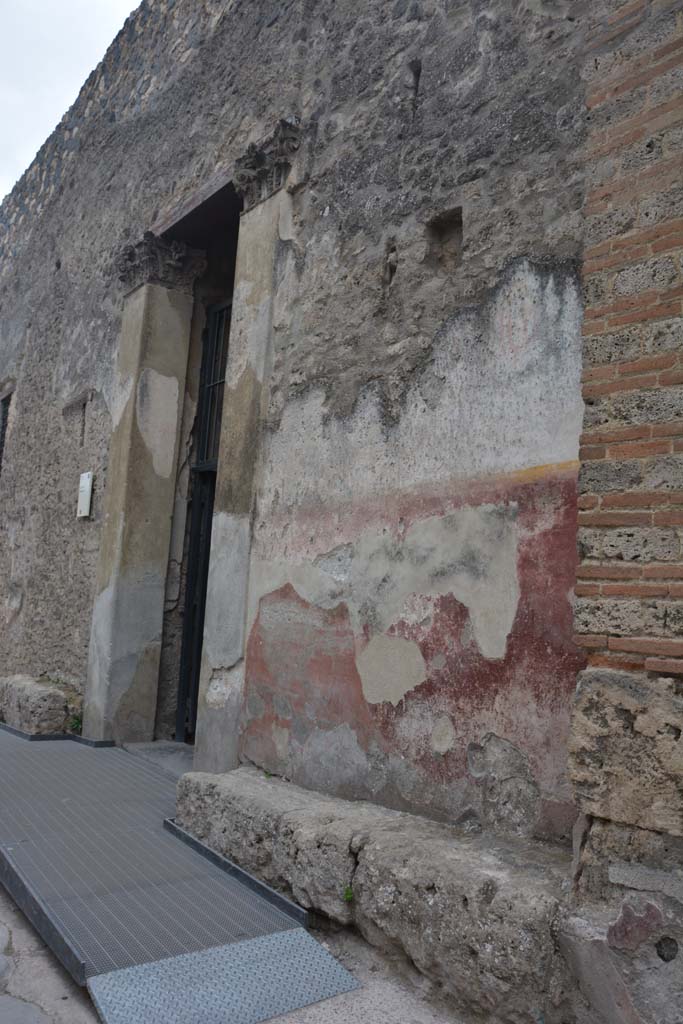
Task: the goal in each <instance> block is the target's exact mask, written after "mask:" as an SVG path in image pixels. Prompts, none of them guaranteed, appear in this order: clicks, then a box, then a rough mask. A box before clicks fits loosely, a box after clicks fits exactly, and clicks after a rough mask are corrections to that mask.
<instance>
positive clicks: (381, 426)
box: [242, 260, 581, 832]
mask: <svg viewBox="0 0 683 1024" xmlns="http://www.w3.org/2000/svg"><path fill="white" fill-rule="evenodd" d="M579 328H580V300H579V294H578V289H577V282H576V280H575V278H574V274H573V273H572V271H571V270H569V271H567V270H566V269H564V268H561V267H560V268H557V269H555V270H548V269H546V268H542V267H538V266H534V265H533V264H531V263H530V262H529V261H526V260H523V261H521V262H519V263H516V264H515V265H514V266H512V267H511V268H510V269H509V270H508V272H507V273H506V274H505V275H503V278H502V280H501V283H500V284H499V285H498V286H497V287H496V288H495V289H494V290H493V291H492V293H491V294H490V295H489V296H487V298H486V299H485V300H484V301H482V303H481V304H480V305H479V306H477V307H476V308H473V309H467V310H463V311H461V312H458V313H455V314H454V315H453V316H452V317H451V318H449V319H448V320H447V321H446V322H445V323H444V325H443V327H442V329H441V331H440V332H439V335H438V337H437V338H436V339H435V343H434V345H433V348H432V352H431V359H430V362H429V364H428V365H427V366H426V367H425V368H424V370H422V371H421V372H416V373H415V374H414V377H413V380H412V382H411V385H410V386H409V388H408V390H407V393H406V396H405V399H404V407H403V412H402V414H401V416H400V419H399V420H398V421H397V422H396V423H395V424H394V423H392V424H387V423H386V422H384V423H383V422H382V408H381V404H380V401H379V400H378V397H377V394H376V392H374V391H373V390H372V389H369V390H367V391H366V392H364V393H363V395H362V396H361V398H360V400H359V402H358V405H357V407H356V410H355V412H354V413H353V415H352V416H350V417H348V418H346V419H344V420H343V421H339V420H335V419H330V420H326V419H325V416H324V411H323V405H324V396H323V394H322V393H321V391H320V390H313V391H311V392H310V393H309V394H307V395H306V396H305V397H301V398H297V399H296V400H294V401H292V402H290V404H289V405H288V407H287V408H286V410H285V412H284V415H283V417H282V420H281V422H280V426H279V429H278V431H277V432H274V433H272V434H271V435H269V439H268V444H267V450H266V454H265V460H264V461H265V466H264V473H263V483H262V488H261V491H260V493H259V519H258V521H257V524H256V531H255V542H254V547H253V551H252V563H251V575H250V586H249V618H248V632H249V642H248V648H247V659H246V700H245V708H244V716H243V723H244V724H243V729H244V732H243V744H242V750H243V754H244V755H245V756H246V757H248V758H249V759H250V760H252V761H254V762H256V763H257V764H263V765H265V766H266V767H267V768H269V770H271V771H273V772H277V773H278V774H283V775H285V776H286V777H289V778H293V779H295V780H296V781H298V782H302V783H304V784H305V785H309V786H311V787H318V788H321V787H322V788H325V789H328V790H331V791H334V792H337V793H340V794H343V795H353V796H364V797H366V798H367V797H369V798H374V799H378V800H380V801H382V802H385V803H389V804H391V805H394V806H408V807H410V806H412V807H423V808H428V809H429V810H430V811H431V812H432V813H435V814H438V815H443V816H446V817H449V818H452V817H457V816H458V815H459V814H461V813H463V812H464V811H467V810H469V811H472V812H474V813H476V814H477V815H479V816H480V817H481V819H482V820H484V821H486V822H490V823H491V824H500V825H503V826H509V827H512V828H520V829H522V830H528V831H532V830H534V829H538V830H540V831H550V832H556V831H557V830H558V829H559V830H560V831H561V830H562V829H565V830H566V828H567V827H568V826H569V825H571V816H570V811H569V808H568V807H567V805H568V804H569V803H570V796H569V791H568V788H567V782H566V778H565V755H564V750H565V745H566V741H567V728H568V707H569V701H570V695H571V693H572V692H573V689H574V686H575V678H576V672H577V670H578V668H579V667H580V658H579V656H578V654H577V652H576V650H575V648H574V647H573V644H572V641H571V635H570V630H571V605H570V597H571V591H572V587H573V582H574V572H575V516H576V509H575V470H574V462H573V459H574V457H575V455H576V443H577V436H578V429H579V423H580V415H581V408H580V402H579V397H578V366H579V358H580V354H579V344H580V337H579ZM558 385H559V386H558ZM501 396H504V397H503V400H502V401H501ZM494 409H495V410H496V413H495V415H493V416H492V415H491V413H492V411H493V410H494Z"/></svg>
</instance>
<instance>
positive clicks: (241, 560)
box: [203, 512, 251, 669]
mask: <svg viewBox="0 0 683 1024" xmlns="http://www.w3.org/2000/svg"><path fill="white" fill-rule="evenodd" d="M250 534H251V530H250V525H249V516H236V515H231V514H230V513H228V512H217V513H215V514H214V517H213V522H212V525H211V557H210V560H209V579H208V583H207V589H206V617H205V620H204V648H203V653H204V657H205V658H206V660H207V663H208V664H209V666H210V667H211V668H213V669H216V668H230V667H231V666H232V665H234V664H235V663H236V662H237V661H238V660H239V659H240V658H241V657H242V655H243V654H244V626H245V613H246V601H247V574H248V569H249V541H250Z"/></svg>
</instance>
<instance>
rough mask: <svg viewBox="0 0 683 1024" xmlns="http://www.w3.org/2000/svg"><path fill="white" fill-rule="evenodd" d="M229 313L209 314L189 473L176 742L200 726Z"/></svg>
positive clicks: (226, 307)
mask: <svg viewBox="0 0 683 1024" xmlns="http://www.w3.org/2000/svg"><path fill="white" fill-rule="evenodd" d="M231 309H232V305H231V303H229V302H226V303H223V304H221V305H219V306H215V307H213V308H212V309H210V310H209V311H208V322H207V326H206V329H205V331H204V338H203V345H202V367H201V375H200V384H199V401H198V403H197V419H196V424H197V444H196V446H195V460H194V465H193V466H192V467H191V469H190V473H191V485H190V487H191V490H190V493H191V507H190V542H189V549H188V571H187V589H186V592H185V613H184V619H183V639H182V647H181V652H180V686H179V692H178V717H177V720H176V739H178V740H182V741H184V742H190V741H192V740H193V739H194V732H195V726H196V722H197V701H198V699H199V677H200V673H201V665H202V639H203V636H204V613H205V611H206V589H207V583H208V579H209V557H210V554H211V521H212V519H213V501H214V496H215V493H216V473H217V471H218V449H219V444H220V432H221V418H222V412H223V391H224V389H225V368H226V366H227V362H228V340H229V337H230V312H231Z"/></svg>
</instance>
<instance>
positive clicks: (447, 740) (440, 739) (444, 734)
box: [431, 715, 455, 754]
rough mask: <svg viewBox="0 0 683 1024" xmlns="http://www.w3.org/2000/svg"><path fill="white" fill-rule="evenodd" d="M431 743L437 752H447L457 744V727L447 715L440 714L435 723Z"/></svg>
mask: <svg viewBox="0 0 683 1024" xmlns="http://www.w3.org/2000/svg"><path fill="white" fill-rule="evenodd" d="M431 745H432V750H433V751H434V753H436V754H447V753H448V751H449V750H452V749H453V747H454V746H455V729H454V728H453V723H452V722H451V720H450V718H448V717H447V716H446V715H439V717H438V718H437V720H436V722H435V723H434V728H433V729H432V737H431Z"/></svg>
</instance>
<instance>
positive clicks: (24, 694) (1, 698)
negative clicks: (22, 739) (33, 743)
mask: <svg viewBox="0 0 683 1024" xmlns="http://www.w3.org/2000/svg"><path fill="white" fill-rule="evenodd" d="M81 703H82V702H81V697H80V694H78V693H77V692H76V691H75V690H73V689H71V688H70V687H67V686H62V685H58V684H56V683H52V682H49V683H47V682H38V681H37V680H35V679H32V678H31V677H30V676H5V677H2V678H0V721H1V722H4V723H5V724H6V725H10V726H12V728H13V729H20V730H21V731H22V732H27V733H32V734H36V733H40V734H43V733H63V732H69V731H70V721H71V719H72V718H73V717H74V715H79V714H80V710H81Z"/></svg>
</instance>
